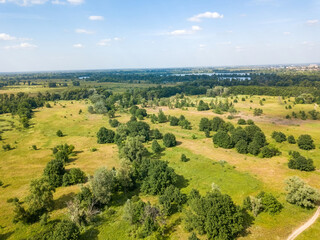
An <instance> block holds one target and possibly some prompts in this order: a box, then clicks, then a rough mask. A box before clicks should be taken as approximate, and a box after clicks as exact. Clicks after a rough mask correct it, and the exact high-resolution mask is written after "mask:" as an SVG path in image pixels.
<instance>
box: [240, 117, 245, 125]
mask: <svg viewBox="0 0 320 240" xmlns="http://www.w3.org/2000/svg"><path fill="white" fill-rule="evenodd" d="M238 124H239V125H246V124H247V122H246V120H244V119H242V118H240V119H239V120H238Z"/></svg>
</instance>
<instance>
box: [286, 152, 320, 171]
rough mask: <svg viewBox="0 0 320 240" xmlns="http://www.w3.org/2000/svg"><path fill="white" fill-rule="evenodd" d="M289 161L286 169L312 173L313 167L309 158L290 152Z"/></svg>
mask: <svg viewBox="0 0 320 240" xmlns="http://www.w3.org/2000/svg"><path fill="white" fill-rule="evenodd" d="M289 154H290V160H289V162H288V167H289V168H291V169H298V170H300V171H306V172H310V171H314V170H315V166H314V165H313V160H312V159H310V158H308V159H307V158H305V157H303V156H301V155H300V153H298V152H295V151H293V152H290V153H289Z"/></svg>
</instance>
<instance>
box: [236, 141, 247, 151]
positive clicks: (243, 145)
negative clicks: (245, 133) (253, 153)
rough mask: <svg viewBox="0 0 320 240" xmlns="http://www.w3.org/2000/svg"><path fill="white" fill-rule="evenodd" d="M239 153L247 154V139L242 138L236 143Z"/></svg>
mask: <svg viewBox="0 0 320 240" xmlns="http://www.w3.org/2000/svg"><path fill="white" fill-rule="evenodd" d="M235 148H236V149H237V152H238V153H242V154H246V153H247V152H248V144H247V141H245V140H243V139H241V140H240V141H238V142H237V143H236V145H235Z"/></svg>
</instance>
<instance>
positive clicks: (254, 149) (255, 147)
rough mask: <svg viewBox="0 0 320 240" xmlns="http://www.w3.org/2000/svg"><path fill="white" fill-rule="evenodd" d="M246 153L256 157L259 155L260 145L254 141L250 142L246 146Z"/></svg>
mask: <svg viewBox="0 0 320 240" xmlns="http://www.w3.org/2000/svg"><path fill="white" fill-rule="evenodd" d="M248 153H251V154H252V155H255V156H257V155H258V154H259V153H260V145H259V143H257V142H256V141H252V142H251V143H250V144H249V145H248Z"/></svg>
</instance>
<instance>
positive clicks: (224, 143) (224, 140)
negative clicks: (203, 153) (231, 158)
mask: <svg viewBox="0 0 320 240" xmlns="http://www.w3.org/2000/svg"><path fill="white" fill-rule="evenodd" d="M212 140H213V143H214V145H217V146H219V147H222V148H227V149H230V148H233V146H234V145H233V142H232V140H231V137H230V136H229V134H228V133H227V132H225V131H223V130H219V131H218V132H217V133H216V134H215V135H213V139H212Z"/></svg>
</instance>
